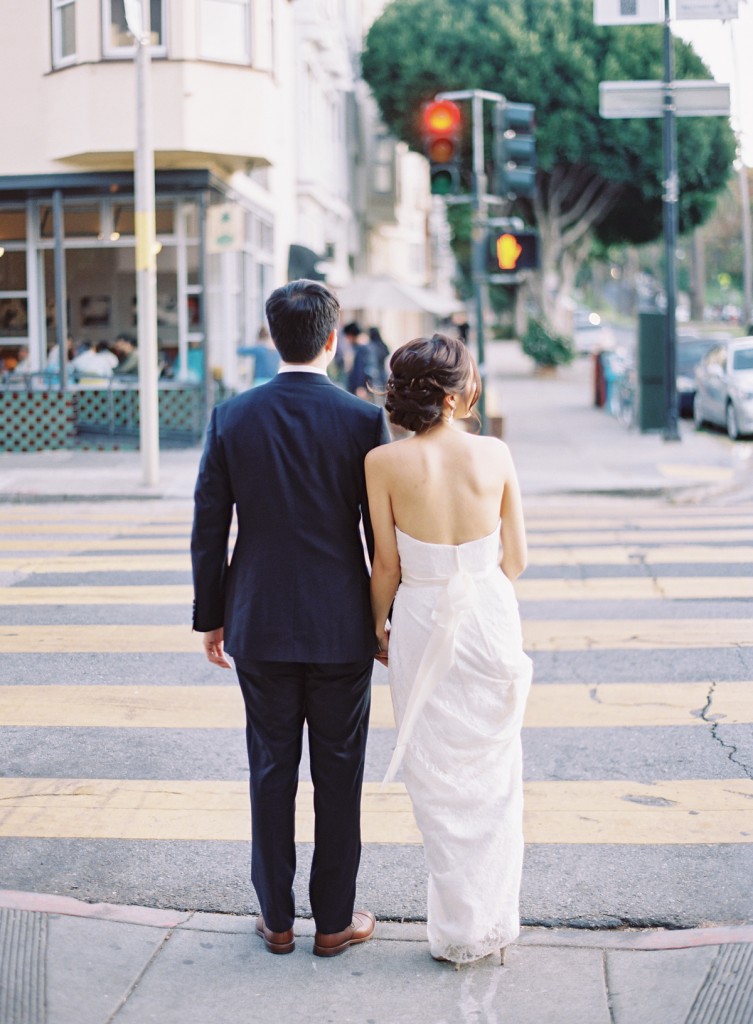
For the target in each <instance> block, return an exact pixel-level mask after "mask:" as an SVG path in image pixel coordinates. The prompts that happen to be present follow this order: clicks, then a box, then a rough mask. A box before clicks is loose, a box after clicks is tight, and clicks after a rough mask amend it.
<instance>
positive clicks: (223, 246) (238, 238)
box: [207, 203, 245, 255]
mask: <svg viewBox="0 0 753 1024" xmlns="http://www.w3.org/2000/svg"><path fill="white" fill-rule="evenodd" d="M244 228H245V215H244V212H243V207H241V206H238V204H237V203H217V204H216V205H214V206H210V207H209V209H208V211H207V253H209V254H210V255H214V254H216V253H219V252H233V251H234V250H237V249H240V248H241V246H242V245H243V240H244Z"/></svg>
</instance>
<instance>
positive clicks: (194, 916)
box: [0, 889, 753, 951]
mask: <svg viewBox="0 0 753 1024" xmlns="http://www.w3.org/2000/svg"><path fill="white" fill-rule="evenodd" d="M0 908H2V909H6V910H20V911H28V912H33V913H37V914H52V915H58V916H61V917H80V918H86V919H89V920H96V921H111V922H114V923H116V924H131V925H141V926H144V927H149V928H164V929H174V928H177V929H181V930H183V931H205V932H227V933H231V934H233V933H240V934H243V933H249V934H250V933H252V932H253V931H254V929H255V925H256V915H255V914H254V915H238V916H235V915H233V914H210V913H203V912H197V911H193V910H161V909H159V908H154V907H137V906H128V905H124V904H116V903H85V902H84V901H83V900H78V899H76V898H75V897H73V896H58V895H55V894H53V893H36V892H20V891H17V890H14V889H0ZM378 923H379V935H378V936H377V939H379V940H382V941H385V942H425V941H426V926H425V924H424V923H423V922H414V921H379V922H378ZM315 930H316V929H315V925H314V922H313V920H311V918H297V919H296V923H295V931H296V935H298V936H300V937H303V938H313V935H314V932H315ZM740 943H751V944H753V924H741V925H720V926H711V927H708V928H685V929H676V930H674V929H651V928H643V929H625V930H616V929H610V930H603V931H597V930H588V931H586V930H584V929H582V928H547V927H531V926H526V927H524V928H523V929H522V930H521V934H520V937H519V938H518V939H517V942H516V944H517V945H520V946H541V947H545V946H559V947H565V946H571V947H572V946H575V947H580V948H592V949H623V950H636V951H637V950H642V951H660V950H667V949H691V948H696V947H699V946H725V945H730V944H740Z"/></svg>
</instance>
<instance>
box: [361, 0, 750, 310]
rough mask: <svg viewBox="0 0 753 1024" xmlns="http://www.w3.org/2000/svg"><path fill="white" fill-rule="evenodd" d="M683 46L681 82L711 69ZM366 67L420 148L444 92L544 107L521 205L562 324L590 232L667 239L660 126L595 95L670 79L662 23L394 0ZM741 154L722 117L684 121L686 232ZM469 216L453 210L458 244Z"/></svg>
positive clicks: (372, 38)
mask: <svg viewBox="0 0 753 1024" xmlns="http://www.w3.org/2000/svg"><path fill="white" fill-rule="evenodd" d="M674 47H675V75H676V77H677V78H709V77H711V76H710V73H709V71H708V70H707V68H706V66H705V65H704V64H703V62H702V61H701V59H700V57H698V55H697V54H696V53H695V52H694V51H693V50H692V48H691V47H690V46H689V45H688V44H686V43H684V42H682V41H681V40H677V39H676V40H675V42H674ZM362 69H363V76H364V78H365V80H366V82H367V83H368V85H369V86H370V87H371V90H372V92H373V93H374V96H375V97H376V100H377V103H378V105H379V108H380V111H381V114H382V117H383V119H384V121H385V123H386V124H387V126H388V127H389V129H390V130H391V131H392V132H393V134H394V135H396V136H397V137H398V138H400V139H404V140H405V141H407V142H408V143H409V144H410V145H412V146H413V147H414V148H416V149H419V148H420V124H419V116H420V108H421V104H422V102H424V101H425V100H427V99H430V98H431V97H433V96H434V95H435V94H436V93H437V92H442V91H448V90H456V89H473V88H476V89H488V90H492V91H494V92H499V93H502V94H504V95H505V96H506V97H507V98H508V99H509V100H512V101H518V102H527V103H534V104H535V105H536V117H537V149H538V162H539V170H538V174H537V192H536V196H535V198H534V200H533V202H532V203H530V202H529V201H527V200H518V201H517V209H516V210H515V211H514V212H519V213H521V214H523V215H524V216H525V217H526V218H527V219H528V220H530V221H533V222H535V224H536V225H537V227H538V229H539V232H540V236H541V246H542V254H543V260H542V273H541V274H540V275H538V278H537V286H536V289H535V290H536V292H537V298H538V300H539V304H540V305H541V307H542V309H543V311H544V313H545V315H546V316H547V318H548V319H549V320H550V321H551V322H552V323H553V324H554V325H555V326H559V328H560V329H562V326H563V325H564V323H565V308H566V306H567V298H568V296H569V294H570V291H571V289H572V286H573V283H574V281H575V277H576V274H577V272H578V269H579V267H580V266H581V265H582V263H583V261H584V260H585V259H586V257H587V255H588V252H589V249H590V245H591V243H592V241H593V239H594V238H596V239H598V240H600V241H601V242H603V243H606V244H614V243H641V242H647V241H650V240H652V239H655V238H657V237H658V236H659V235H660V233H661V230H662V193H663V181H662V179H663V159H662V136H661V121H660V119H658V118H656V119H639V118H632V119H624V120H623V119H620V120H606V119H604V118H602V117H600V115H599V97H598V88H599V82H600V81H604V80H633V79H660V78H661V77H662V30H661V27H660V26H653V25H651V26H636V27H623V26H620V27H614V28H611V27H602V26H597V25H594V23H593V3H592V0H546V2H542V0H392V3H390V4H389V5H388V6H387V7H386V8H385V10H384V12H383V14H382V15H381V17H380V18H378V19H377V20H376V21H375V22H374V24H373V25H372V27H371V29H370V31H369V33H368V35H367V37H366V42H365V48H364V52H363V55H362ZM487 131H488V129H487ZM490 148H491V147H487V151H488V152H489V151H490ZM734 151H735V145H734V137H733V134H732V131H731V129H730V127H729V124H728V123H727V121H726V120H725V119H722V118H709V117H707V118H683V119H680V120H679V121H678V165H679V172H680V209H679V214H680V230H681V231H688V230H690V229H691V228H692V227H694V226H695V225H697V224H700V223H702V222H703V221H704V220H705V219H706V218H707V217H708V216H709V214H710V213H711V211H712V210H713V208H714V202H715V196H716V193H717V192H718V191H719V190H720V189H722V188H723V187H724V185H725V183H726V181H727V178H728V176H729V173H730V169H731V165H732V160H733V157H734ZM463 220H464V215H463V214H459V213H458V214H454V216H453V218H452V221H453V222H454V223H453V227H454V229H455V230H456V233H457V235H458V242H459V243H460V246H461V247H462V245H463V242H464V240H463V237H462V236H463V235H466V234H467V226H465V230H464V225H463Z"/></svg>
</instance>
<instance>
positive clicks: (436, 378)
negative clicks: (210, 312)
mask: <svg viewBox="0 0 753 1024" xmlns="http://www.w3.org/2000/svg"><path fill="white" fill-rule="evenodd" d="M390 370H391V373H390V379H389V381H388V383H387V395H386V403H385V404H386V408H387V411H388V412H389V414H390V419H391V421H392V422H393V423H394V424H396V425H399V426H402V427H404V428H406V429H407V430H410V431H413V432H414V435H413V436H412V437H409V438H407V439H405V440H402V441H397V442H395V443H393V444H390V445H384V446H382V447H380V448H375V449H374V450H373V451H371V452H370V453H369V454H368V456H367V458H366V481H367V486H368V496H369V510H370V513H371V521H372V525H373V528H374V539H375V553H374V561H373V571H372V584H371V587H372V604H373V607H374V619H375V627H376V633H377V640H378V643H379V649H380V652H381V653H380V655H379V657H380V660H382V661H384V662H385V663H386V664H387V665H388V669H389V680H390V688H391V692H392V701H393V706H394V709H395V718H396V722H397V725H398V741H397V746H396V749H395V753H394V756H393V758H392V762H391V764H390V768H389V770H388V772H387V776H386V777H385V781H390V780H391V779H392V778H393V777H394V775H395V773H396V772H397V770H398V768H400V767H402V770H403V776H404V779H405V784H406V787H407V790H408V793H409V795H410V798H411V801H412V804H413V810H414V814H415V818H416V822H417V824H418V827H419V829H420V830H421V834H422V836H423V840H424V851H425V856H426V863H427V866H428V869H429V891H428V907H427V932H428V939H429V949H430V952H431V955H432V956H433V957H434V959H436V960H446V961H451V962H453V963H455V964H460V963H467V962H469V961H472V960H478V959H481V958H482V957H485V956H487V955H489V954H490V953H493V952H497V951H500V952H502V958H503V959H504V953H503V951H504V947H505V946H507V945H508V944H509V943H511V942H513V941H514V940H515V938H516V937H517V936H518V934H519V931H520V918H519V911H518V903H519V892H520V878H521V870H522V861H523V827H522V817H523V784H522V769H521V745H520V729H521V723H522V719H523V712H524V708H525V701H526V697H527V694H528V690H529V687H530V682H531V662H530V659H529V658H528V657H527V656H526V654H525V653H524V652H523V646H522V637H521V630H520V619H519V616H518V607H517V602H516V599H515V594H514V591H513V587H512V583H511V580H513V579H515V578H516V577H517V576H518V575H519V574H520V573H521V572H522V571H523V569H524V568H525V564H526V541H525V530H524V525H523V514H522V506H521V499H520V490H519V487H518V482H517V477H516V474H515V468H514V466H513V462H512V458H511V456H510V452H509V450H508V448H507V446H506V445H505V444H503V443H502V442H501V441H498V440H496V439H495V438H490V437H477V436H473V435H471V434H468V433H465V432H464V431H462V430H460V429H457V428H456V427H455V426H454V420H455V419H461V418H464V417H467V416H468V415H469V414H470V412H471V410H472V408H473V406H474V404H475V403H476V401H477V400H478V396H479V394H480V382H479V376H478V370H477V368H476V365H475V363H474V361H473V359H472V357H471V355H470V354H469V352H468V350H467V349H466V347H465V346H464V345H463V343H462V342H461V341H457V340H455V339H452V338H447V337H445V336H443V335H438V334H435V335H434V337H433V338H431V339H426V338H419V339H417V340H416V341H412V342H409V343H408V344H407V345H404V346H403V347H402V348H400V349H398V350H397V351H396V352H395V354H394V355H393V356H392V359H391V362H390ZM393 599H394V607H392V605H393ZM391 607H392V611H391V620H390V623H391V628H390V623H388V616H389V615H390V609H391Z"/></svg>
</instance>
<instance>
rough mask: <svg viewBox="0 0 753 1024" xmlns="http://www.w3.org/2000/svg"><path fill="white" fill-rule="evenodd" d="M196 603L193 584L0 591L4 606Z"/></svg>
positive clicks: (15, 588) (1, 589)
mask: <svg viewBox="0 0 753 1024" xmlns="http://www.w3.org/2000/svg"><path fill="white" fill-rule="evenodd" d="M192 600H193V587H192V586H191V585H190V583H189V584H169V583H162V584H159V585H157V586H151V587H150V586H118V585H113V586H109V587H108V586H105V587H87V586H81V585H79V586H75V587H0V605H36V604H50V605H65V606H70V605H77V604H97V605H105V604H126V605H139V604H182V605H189V606H190V604H191V602H192Z"/></svg>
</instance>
